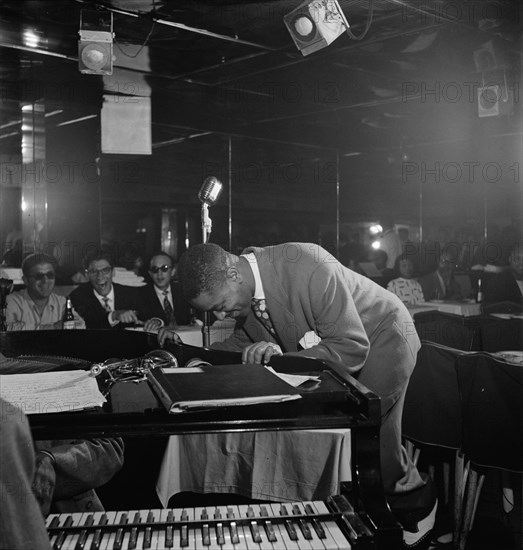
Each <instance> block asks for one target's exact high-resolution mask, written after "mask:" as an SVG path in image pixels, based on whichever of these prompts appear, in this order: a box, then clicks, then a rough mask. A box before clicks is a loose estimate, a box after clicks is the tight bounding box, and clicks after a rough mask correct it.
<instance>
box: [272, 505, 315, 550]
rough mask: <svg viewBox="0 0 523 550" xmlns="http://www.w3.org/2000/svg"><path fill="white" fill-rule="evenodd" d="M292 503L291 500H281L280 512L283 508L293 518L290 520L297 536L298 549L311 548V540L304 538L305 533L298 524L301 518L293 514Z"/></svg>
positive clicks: (305, 549)
mask: <svg viewBox="0 0 523 550" xmlns="http://www.w3.org/2000/svg"><path fill="white" fill-rule="evenodd" d="M293 504H294V503H292V502H283V503H282V504H281V505H280V513H281V512H282V509H283V508H285V510H286V511H287V515H289V516H292V517H293V519H292V520H290V521H291V523H292V526H293V528H294V530H295V531H296V535H297V537H298V546H299V547H300V550H313V548H312V544H311V540H310V539H307V538H305V535H304V534H303V532H302V530H301V528H300V525H299V520H300V519H301V518H300V516H296V515H294V514H293V510H292V507H293Z"/></svg>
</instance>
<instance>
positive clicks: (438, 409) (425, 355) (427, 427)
mask: <svg viewBox="0 0 523 550" xmlns="http://www.w3.org/2000/svg"><path fill="white" fill-rule="evenodd" d="M462 353H464V352H463V351H461V350H458V349H453V348H449V347H446V346H442V345H440V344H435V343H433V342H426V341H423V342H422V346H421V349H420V351H419V352H418V357H417V362H416V367H415V368H414V372H413V373H412V375H411V378H410V381H409V386H408V388H407V393H406V396H405V404H404V407H403V422H402V433H403V437H404V440H405V446H406V448H407V451H408V452H409V454H410V455H411V458H412V459H413V460H414V462H417V461H418V458H419V457H420V455H421V456H424V455H425V460H426V462H427V463H428V464H429V474H430V475H431V476H432V477H433V478H434V477H435V474H436V468H438V467H441V470H442V480H443V487H442V491H440V493H441V492H442V493H443V497H442V498H441V497H440V503H441V502H442V500H443V503H445V504H450V503H451V495H453V499H452V504H453V508H452V511H451V516H452V520H453V528H454V532H456V525H457V524H458V521H459V517H460V515H461V508H460V504H461V499H460V498H458V495H460V494H461V493H462V487H461V485H460V484H461V481H462V479H463V467H464V460H463V455H462V454H461V452H460V449H461V443H462V421H461V406H460V397H459V391H458V381H457V378H456V370H455V362H456V359H457V358H458V357H459V356H460V355H461V354H462ZM451 474H453V475H451ZM452 478H454V490H453V491H452V490H451V479H452Z"/></svg>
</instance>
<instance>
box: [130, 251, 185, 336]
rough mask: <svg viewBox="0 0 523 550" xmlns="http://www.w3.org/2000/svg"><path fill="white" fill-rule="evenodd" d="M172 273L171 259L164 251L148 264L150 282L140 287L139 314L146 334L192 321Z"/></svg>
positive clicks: (172, 261)
mask: <svg viewBox="0 0 523 550" xmlns="http://www.w3.org/2000/svg"><path fill="white" fill-rule="evenodd" d="M174 272H175V266H174V260H173V258H171V256H169V254H166V253H165V252H159V253H158V254H155V255H154V256H153V257H152V258H151V260H150V261H149V276H150V277H151V280H152V283H149V284H147V285H146V286H143V287H140V288H139V294H140V301H141V305H140V310H139V313H138V315H139V317H140V319H141V320H142V321H145V325H144V330H146V331H151V330H156V329H159V328H160V327H162V326H172V327H176V326H178V325H188V324H189V323H190V321H191V310H190V306H189V304H188V303H187V302H186V301H185V300H184V299H183V298H182V295H181V291H180V289H179V287H178V284H177V283H175V282H174V281H173V279H172V278H173V276H174Z"/></svg>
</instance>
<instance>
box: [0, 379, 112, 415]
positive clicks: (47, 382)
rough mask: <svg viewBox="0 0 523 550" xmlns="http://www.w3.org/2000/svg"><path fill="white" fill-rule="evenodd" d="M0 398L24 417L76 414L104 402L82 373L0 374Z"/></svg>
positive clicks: (91, 382)
mask: <svg viewBox="0 0 523 550" xmlns="http://www.w3.org/2000/svg"><path fill="white" fill-rule="evenodd" d="M0 397H2V399H5V401H8V402H9V403H12V404H13V405H16V406H17V407H19V408H20V409H22V410H23V411H24V412H25V413H26V414H42V413H56V412H69V411H77V410H82V409H88V408H91V407H99V406H101V405H102V404H103V403H105V401H106V399H105V397H104V396H103V395H102V394H101V393H100V390H99V389H98V384H97V383H96V380H95V379H94V378H92V377H90V376H89V374H88V372H87V371H83V370H80V371H78V370H76V371H58V372H42V373H34V374H4V375H0Z"/></svg>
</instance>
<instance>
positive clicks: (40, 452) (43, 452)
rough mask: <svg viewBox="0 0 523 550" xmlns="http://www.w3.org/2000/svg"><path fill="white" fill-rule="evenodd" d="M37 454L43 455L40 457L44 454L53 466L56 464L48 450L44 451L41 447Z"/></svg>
mask: <svg viewBox="0 0 523 550" xmlns="http://www.w3.org/2000/svg"><path fill="white" fill-rule="evenodd" d="M37 455H41V456H42V455H43V456H42V458H43V457H44V456H46V457H48V458H49V459H50V460H51V464H52V465H53V466H54V465H55V464H56V458H55V456H54V454H53V453H51V452H50V451H46V450H45V449H41V450H39V451H38V452H37Z"/></svg>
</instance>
